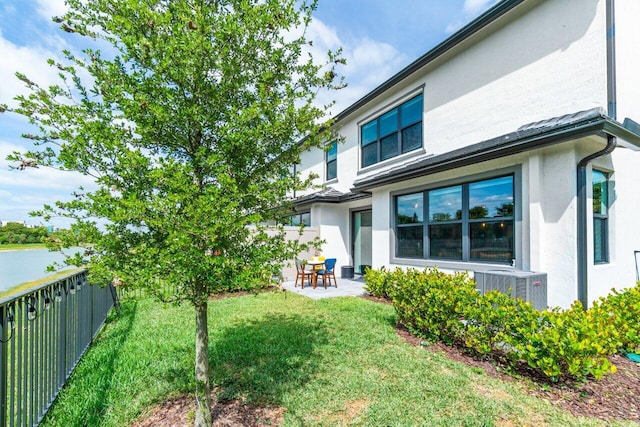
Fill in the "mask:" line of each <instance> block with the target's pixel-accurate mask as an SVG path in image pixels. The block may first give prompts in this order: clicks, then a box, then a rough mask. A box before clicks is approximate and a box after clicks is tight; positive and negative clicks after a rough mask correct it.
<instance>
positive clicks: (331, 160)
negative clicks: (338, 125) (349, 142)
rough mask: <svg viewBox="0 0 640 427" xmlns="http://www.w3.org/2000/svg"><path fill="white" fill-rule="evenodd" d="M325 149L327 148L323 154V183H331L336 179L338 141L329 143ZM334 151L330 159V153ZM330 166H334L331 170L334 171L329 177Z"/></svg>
mask: <svg viewBox="0 0 640 427" xmlns="http://www.w3.org/2000/svg"><path fill="white" fill-rule="evenodd" d="M327 147H329V148H328V149H327V150H326V151H325V153H324V163H325V168H324V173H325V181H332V180H334V179H338V141H333V142H330V143H329V144H327ZM334 150H335V154H333V157H330V153H331V151H334ZM331 165H335V166H334V169H333V170H334V175H333V176H329V171H330V167H331Z"/></svg>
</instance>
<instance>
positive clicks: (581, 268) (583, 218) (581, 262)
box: [576, 135, 617, 310]
mask: <svg viewBox="0 0 640 427" xmlns="http://www.w3.org/2000/svg"><path fill="white" fill-rule="evenodd" d="M616 145H617V143H616V137H615V136H611V135H607V145H606V147H604V148H603V149H602V150H600V151H598V152H596V153H593V154H590V155H588V156H587V157H585V158H583V159H582V160H580V162H578V195H577V196H578V238H577V239H576V240H577V245H578V277H577V278H578V301H580V302H581V303H582V307H583V308H584V309H585V310H586V309H587V307H588V306H589V297H588V295H587V289H588V285H587V282H588V280H587V276H588V274H587V266H588V262H589V253H588V251H587V221H588V218H587V165H588V164H589V163H590V162H591V161H592V160H594V159H597V158H598V157H602V156H606V155H607V154H611V153H612V152H613V150H615V148H616Z"/></svg>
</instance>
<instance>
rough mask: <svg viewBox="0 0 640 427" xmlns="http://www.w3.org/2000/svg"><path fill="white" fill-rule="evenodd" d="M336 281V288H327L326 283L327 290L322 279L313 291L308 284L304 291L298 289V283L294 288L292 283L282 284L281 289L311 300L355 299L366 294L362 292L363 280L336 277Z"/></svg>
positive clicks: (360, 278)
mask: <svg viewBox="0 0 640 427" xmlns="http://www.w3.org/2000/svg"><path fill="white" fill-rule="evenodd" d="M337 281H338V287H337V288H336V287H335V286H333V284H332V285H331V286H329V285H328V283H327V289H325V288H324V285H323V284H322V279H320V280H318V285H317V287H316V288H315V289H313V286H311V285H308V284H305V285H304V289H302V288H301V287H300V283H298V286H294V281H286V282H284V284H283V287H284V289H285V290H287V291H290V292H295V293H296V294H299V295H303V296H305V297H308V298H313V299H320V298H331V297H348V296H351V297H357V296H361V295H366V294H367V292H366V291H365V290H364V280H362V277H356V278H354V279H343V278H340V277H337ZM332 283H333V282H332Z"/></svg>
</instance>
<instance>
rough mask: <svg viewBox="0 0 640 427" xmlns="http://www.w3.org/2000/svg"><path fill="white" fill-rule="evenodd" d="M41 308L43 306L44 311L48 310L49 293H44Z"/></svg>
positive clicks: (49, 303)
mask: <svg viewBox="0 0 640 427" xmlns="http://www.w3.org/2000/svg"><path fill="white" fill-rule="evenodd" d="M43 306H44V309H45V310H49V308H50V307H51V292H50V291H46V292H45V293H44V302H43Z"/></svg>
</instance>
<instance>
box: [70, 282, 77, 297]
mask: <svg viewBox="0 0 640 427" xmlns="http://www.w3.org/2000/svg"><path fill="white" fill-rule="evenodd" d="M69 293H70V294H71V295H75V294H76V285H74V284H73V283H71V284H70V285H69Z"/></svg>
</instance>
